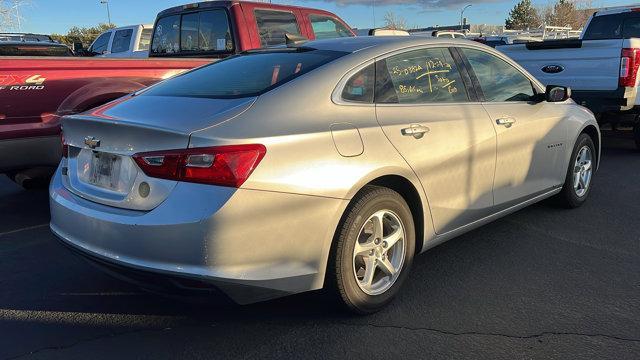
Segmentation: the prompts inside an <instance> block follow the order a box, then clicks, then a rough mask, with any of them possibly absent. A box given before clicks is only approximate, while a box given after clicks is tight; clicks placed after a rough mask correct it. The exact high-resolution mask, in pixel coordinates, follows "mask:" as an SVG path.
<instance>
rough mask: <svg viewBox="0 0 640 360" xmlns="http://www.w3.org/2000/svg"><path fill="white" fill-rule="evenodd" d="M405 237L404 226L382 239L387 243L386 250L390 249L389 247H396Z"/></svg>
mask: <svg viewBox="0 0 640 360" xmlns="http://www.w3.org/2000/svg"><path fill="white" fill-rule="evenodd" d="M403 238H404V231H403V230H402V228H400V227H397V228H396V229H395V230H394V231H393V232H392V233H391V234H389V235H388V236H387V237H385V238H383V239H382V240H383V241H384V242H385V243H386V245H387V246H386V248H385V250H387V251H388V250H389V249H391V248H392V247H394V246H395V245H396V244H397V243H398V241H399V240H401V239H403Z"/></svg>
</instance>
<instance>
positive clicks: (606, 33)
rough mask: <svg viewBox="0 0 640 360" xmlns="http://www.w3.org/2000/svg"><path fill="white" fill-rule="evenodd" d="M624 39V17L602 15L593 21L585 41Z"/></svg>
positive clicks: (585, 35) (588, 28)
mask: <svg viewBox="0 0 640 360" xmlns="http://www.w3.org/2000/svg"><path fill="white" fill-rule="evenodd" d="M620 38H622V16H620V14H615V15H602V16H596V17H594V18H593V19H591V22H590V23H589V26H587V31H586V32H585V34H584V40H605V39H620Z"/></svg>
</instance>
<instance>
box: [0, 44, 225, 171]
mask: <svg viewBox="0 0 640 360" xmlns="http://www.w3.org/2000/svg"><path fill="white" fill-rule="evenodd" d="M18 60H19V61H18ZM211 61H213V60H212V59H140V60H138V59H104V58H64V57H63V58H55V57H52V58H41V57H37V58H36V57H2V58H0V68H1V69H3V72H2V73H1V74H0V172H6V171H11V170H14V169H17V168H18V167H20V168H24V167H30V166H51V165H53V166H55V165H56V164H57V163H58V162H59V160H60V157H59V150H60V146H52V144H54V143H55V144H58V145H59V143H60V139H59V134H60V117H61V116H64V115H68V114H75V113H79V112H82V111H85V110H88V109H91V108H93V107H95V106H97V105H101V104H104V103H106V102H109V101H111V100H114V99H117V98H119V97H121V96H124V95H126V94H129V93H132V92H134V91H137V90H139V89H141V88H143V87H145V86H149V85H151V84H154V83H156V82H158V81H160V80H163V79H166V78H168V77H171V76H174V75H176V74H179V73H181V72H184V71H186V70H189V69H192V68H195V67H198V66H201V65H204V64H207V63H210V62H211ZM34 100H35V101H34ZM56 151H58V152H57V153H56Z"/></svg>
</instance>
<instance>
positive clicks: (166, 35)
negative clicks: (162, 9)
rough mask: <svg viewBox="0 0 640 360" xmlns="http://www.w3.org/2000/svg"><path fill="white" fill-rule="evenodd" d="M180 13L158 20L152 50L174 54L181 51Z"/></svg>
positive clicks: (153, 51) (157, 52) (158, 52)
mask: <svg viewBox="0 0 640 360" xmlns="http://www.w3.org/2000/svg"><path fill="white" fill-rule="evenodd" d="M179 39H180V15H174V16H167V17H164V18H162V19H160V20H158V24H157V26H156V29H155V32H154V33H153V41H152V43H151V52H152V53H156V54H172V53H175V52H178V51H180V44H179Z"/></svg>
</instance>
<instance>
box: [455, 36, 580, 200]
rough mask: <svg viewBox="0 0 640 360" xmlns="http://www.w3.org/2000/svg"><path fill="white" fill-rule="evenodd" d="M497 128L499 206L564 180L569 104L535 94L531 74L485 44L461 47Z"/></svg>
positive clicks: (554, 185)
mask: <svg viewBox="0 0 640 360" xmlns="http://www.w3.org/2000/svg"><path fill="white" fill-rule="evenodd" d="M460 50H461V52H462V54H463V55H464V56H465V58H466V60H467V64H468V66H467V67H468V68H469V73H470V75H471V77H475V80H477V82H479V84H480V89H478V91H479V93H480V94H479V96H481V97H482V98H483V99H482V100H483V103H482V105H483V106H484V108H485V109H486V111H487V113H488V114H489V117H490V118H491V121H492V124H493V126H494V128H495V131H496V134H497V140H498V144H497V148H498V154H497V162H496V176H495V184H494V187H493V192H494V197H495V203H496V207H497V209H498V210H500V209H501V208H506V207H509V206H512V205H515V204H517V203H520V202H522V201H524V200H527V199H529V198H531V197H533V196H535V195H538V194H541V193H543V192H546V191H549V190H550V189H552V188H554V187H557V186H559V185H560V184H562V183H563V182H564V176H565V174H566V168H565V167H564V166H563V165H562V161H563V154H565V152H566V147H567V146H570V145H568V144H566V137H567V129H566V125H565V122H563V121H562V119H563V117H564V116H565V115H566V113H567V110H566V109H567V107H566V106H563V105H562V104H558V103H547V102H546V101H543V100H542V99H539V98H538V97H537V96H536V90H535V88H534V86H533V84H532V82H531V80H530V79H529V78H528V77H527V76H526V75H525V74H523V73H522V72H521V71H520V70H518V69H517V68H516V67H514V66H513V65H511V64H509V63H508V62H507V61H506V60H505V59H501V58H500V57H498V56H497V55H494V54H491V53H489V52H486V51H484V50H480V49H475V48H460Z"/></svg>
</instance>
